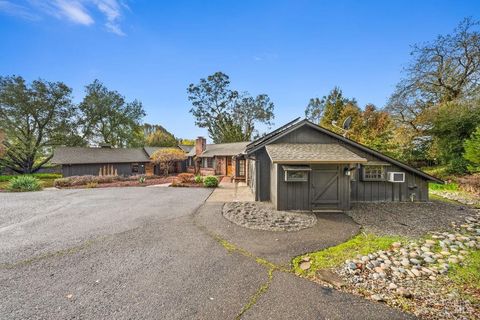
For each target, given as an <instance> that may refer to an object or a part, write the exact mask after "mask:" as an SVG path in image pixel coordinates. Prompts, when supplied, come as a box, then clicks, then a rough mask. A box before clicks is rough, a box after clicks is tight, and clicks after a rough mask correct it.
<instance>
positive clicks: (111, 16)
mask: <svg viewBox="0 0 480 320" xmlns="http://www.w3.org/2000/svg"><path fill="white" fill-rule="evenodd" d="M121 4H122V3H120V2H118V1H117V0H95V5H96V6H97V8H98V10H100V12H102V13H103V14H104V15H105V18H106V19H107V22H106V23H105V27H107V29H108V30H109V31H110V32H113V33H115V34H117V35H120V36H124V35H125V33H124V32H123V31H122V29H121V27H120V24H119V20H120V18H121V16H122V15H121V8H120V5H121Z"/></svg>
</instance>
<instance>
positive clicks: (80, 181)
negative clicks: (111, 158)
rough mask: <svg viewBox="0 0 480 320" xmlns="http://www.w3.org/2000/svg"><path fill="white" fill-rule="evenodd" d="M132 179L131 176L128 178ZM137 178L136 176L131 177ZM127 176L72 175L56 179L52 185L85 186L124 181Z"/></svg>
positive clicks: (60, 186)
mask: <svg viewBox="0 0 480 320" xmlns="http://www.w3.org/2000/svg"><path fill="white" fill-rule="evenodd" d="M130 179H132V178H130ZM133 179H135V180H136V179H138V177H133ZM125 180H128V179H127V178H124V177H121V176H72V177H67V178H61V179H56V180H55V182H54V183H53V185H54V186H55V187H59V188H62V187H63V188H65V187H76V186H85V185H87V184H88V183H92V182H95V183H97V184H99V183H111V182H114V181H125Z"/></svg>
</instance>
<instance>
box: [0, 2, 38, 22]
mask: <svg viewBox="0 0 480 320" xmlns="http://www.w3.org/2000/svg"><path fill="white" fill-rule="evenodd" d="M0 12H4V13H6V14H8V15H11V16H18V17H21V18H23V19H27V20H32V21H33V20H39V19H40V16H38V15H37V14H34V13H33V12H31V10H29V8H28V7H26V6H22V5H19V4H15V3H12V2H10V1H4V0H0Z"/></svg>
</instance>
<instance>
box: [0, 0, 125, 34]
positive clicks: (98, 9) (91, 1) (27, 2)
mask: <svg viewBox="0 0 480 320" xmlns="http://www.w3.org/2000/svg"><path fill="white" fill-rule="evenodd" d="M20 2H23V4H22V5H19V4H13V3H12V2H11V1H9V0H8V1H7V0H0V11H3V12H6V13H8V14H11V15H15V16H18V17H21V18H25V19H29V20H33V17H38V18H39V17H40V15H41V14H44V15H49V16H52V17H55V18H57V19H61V20H68V21H70V22H73V23H76V24H80V25H84V26H91V25H93V24H95V22H96V21H95V20H100V19H102V18H103V19H104V22H103V24H104V26H105V28H106V30H107V31H109V32H112V33H114V34H117V35H120V36H124V35H125V32H123V30H122V27H121V24H120V21H121V20H122V15H123V10H124V9H129V8H128V6H127V5H126V4H125V2H124V1H123V0H23V1H22V0H20ZM99 16H100V17H99Z"/></svg>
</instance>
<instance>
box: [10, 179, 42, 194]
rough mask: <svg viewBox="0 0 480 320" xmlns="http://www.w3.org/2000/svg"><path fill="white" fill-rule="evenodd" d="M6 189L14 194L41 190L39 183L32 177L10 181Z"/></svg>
mask: <svg viewBox="0 0 480 320" xmlns="http://www.w3.org/2000/svg"><path fill="white" fill-rule="evenodd" d="M7 189H8V190H9V191H14V192H26V191H38V190H42V186H41V185H40V181H39V180H38V179H37V178H35V177H32V176H17V177H15V178H13V179H11V180H10V183H9V184H8V187H7Z"/></svg>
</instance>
